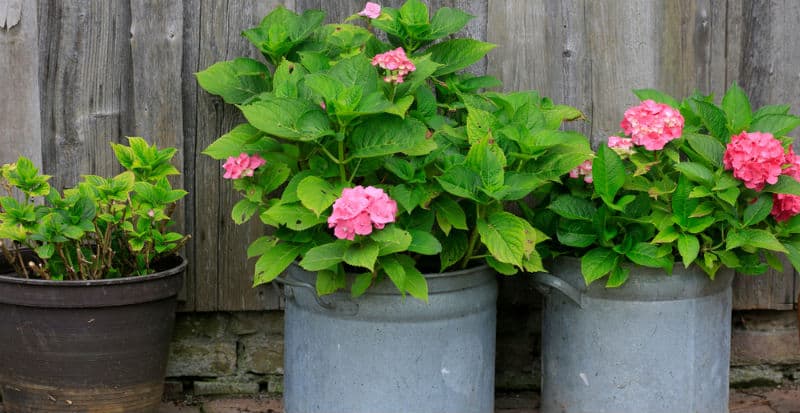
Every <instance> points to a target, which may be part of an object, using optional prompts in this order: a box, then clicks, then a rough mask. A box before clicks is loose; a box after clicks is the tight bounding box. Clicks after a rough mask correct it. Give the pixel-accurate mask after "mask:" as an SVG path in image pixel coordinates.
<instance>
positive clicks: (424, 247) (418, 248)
mask: <svg viewBox="0 0 800 413" xmlns="http://www.w3.org/2000/svg"><path fill="white" fill-rule="evenodd" d="M408 232H409V233H410V234H411V245H409V246H408V250H409V251H411V252H416V253H419V254H422V255H436V254H438V253H440V252H441V251H442V244H441V243H440V242H439V240H438V239H436V237H434V236H433V234H431V233H430V232H426V231H421V230H418V229H410V230H408Z"/></svg>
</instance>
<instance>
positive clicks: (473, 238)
mask: <svg viewBox="0 0 800 413" xmlns="http://www.w3.org/2000/svg"><path fill="white" fill-rule="evenodd" d="M484 213H485V212H484V210H483V206H482V205H475V228H473V229H472V233H471V234H469V243H468V244H467V252H466V253H465V254H464V259H462V260H461V269H465V268H467V264H469V261H470V260H471V259H472V258H473V256H472V252H473V251H474V250H475V244H477V243H478V221H480V220H481V219H483V215H484Z"/></svg>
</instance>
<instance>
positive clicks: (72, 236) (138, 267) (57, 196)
mask: <svg viewBox="0 0 800 413" xmlns="http://www.w3.org/2000/svg"><path fill="white" fill-rule="evenodd" d="M128 141H129V145H130V146H125V145H120V144H113V143H112V147H113V150H114V153H115V155H116V157H117V160H118V161H119V163H120V164H121V165H122V167H123V168H125V172H122V173H120V174H119V175H117V176H115V177H112V178H103V177H100V176H95V175H87V176H84V177H83V181H82V182H80V183H78V184H77V185H76V186H75V187H74V188H70V189H65V190H64V191H63V193H59V192H58V191H57V190H56V189H55V188H53V187H51V186H50V185H49V184H48V180H49V179H50V177H49V176H47V175H42V174H40V173H39V171H38V169H37V168H36V166H35V165H34V164H33V163H32V162H31V161H30V160H29V159H27V158H25V157H20V158H19V159H18V160H17V162H15V163H12V164H5V165H3V166H2V167H0V185H2V187H3V188H4V189H5V191H6V192H7V196H4V197H1V198H0V250H2V253H3V255H4V256H5V259H6V261H7V262H9V263H12V264H13V266H14V268H15V270H16V272H17V274H19V275H20V276H23V277H26V278H43V279H48V280H62V279H67V280H95V279H101V278H117V277H127V276H131V275H142V274H147V273H151V272H153V264H154V263H156V262H157V261H158V260H159V259H160V258H162V257H165V256H168V255H171V254H174V253H175V251H176V250H178V249H179V248H181V247H182V246H183V245H184V244H185V243H186V241H187V240H188V238H189V236H188V235H182V234H179V233H176V232H169V231H167V228H168V227H169V225H170V224H172V221H171V220H170V216H171V214H172V212H173V211H174V210H175V205H176V202H177V201H178V200H180V199H181V198H183V197H184V196H185V195H186V191H183V190H180V189H173V188H172V187H171V186H170V183H169V181H168V180H167V176H169V175H176V174H178V173H179V172H178V170H177V169H175V167H174V166H172V164H171V163H170V161H171V160H172V157H173V156H174V155H175V152H176V150H175V149H173V148H168V149H161V150H160V149H158V148H156V146H155V145H153V146H148V144H147V142H145V140H144V139H142V138H137V137H132V138H128ZM24 248H28V249H31V250H32V251H33V252H34V253H35V254H36V258H35V259H34V260H31V259H30V258H29V257H26V255H25V254H23V249H24Z"/></svg>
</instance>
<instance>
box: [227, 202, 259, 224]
mask: <svg viewBox="0 0 800 413" xmlns="http://www.w3.org/2000/svg"><path fill="white" fill-rule="evenodd" d="M257 211H258V204H257V203H255V202H251V201H250V200H248V199H242V200H239V202H237V203H236V205H234V206H233V209H232V210H231V218H233V222H235V223H236V224H237V225H241V224H242V223H244V222H245V221H247V220H249V219H250V218H251V217H252V216H253V214H255V213H256V212H257Z"/></svg>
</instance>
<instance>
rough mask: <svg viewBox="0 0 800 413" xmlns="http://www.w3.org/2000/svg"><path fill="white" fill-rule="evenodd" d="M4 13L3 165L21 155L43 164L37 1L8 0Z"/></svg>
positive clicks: (0, 53)
mask: <svg viewBox="0 0 800 413" xmlns="http://www.w3.org/2000/svg"><path fill="white" fill-rule="evenodd" d="M3 6H5V10H4V11H3V14H2V15H0V74H2V75H0V90H3V91H4V92H5V93H4V94H3V95H4V96H3V98H2V99H0V147H2V150H0V164H3V163H6V162H13V161H15V160H16V159H17V158H18V157H19V156H20V155H24V156H26V157H28V158H30V159H31V160H32V161H33V162H34V163H35V164H36V165H41V164H42V141H41V136H42V133H41V111H40V108H41V100H40V96H39V79H38V78H37V74H38V73H37V71H36V70H35V68H37V67H38V66H39V53H38V47H37V46H38V39H37V35H38V27H39V22H38V17H37V14H36V3H34V2H30V1H24V0H6V2H5V4H3Z"/></svg>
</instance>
